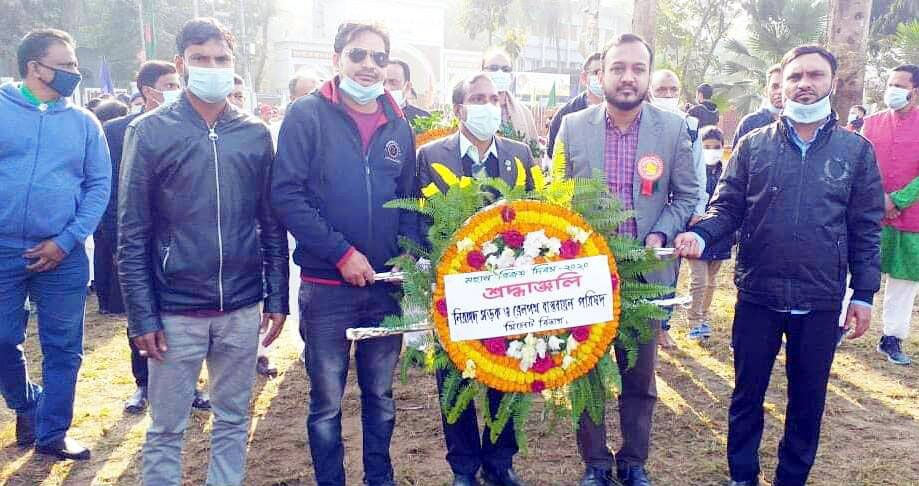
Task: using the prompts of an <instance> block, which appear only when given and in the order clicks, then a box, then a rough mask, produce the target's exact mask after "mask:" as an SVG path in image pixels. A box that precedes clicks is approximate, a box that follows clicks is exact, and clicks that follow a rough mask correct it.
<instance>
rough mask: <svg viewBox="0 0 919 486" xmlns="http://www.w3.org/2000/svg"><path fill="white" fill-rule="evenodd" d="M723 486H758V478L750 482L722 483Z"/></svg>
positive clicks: (732, 481)
mask: <svg viewBox="0 0 919 486" xmlns="http://www.w3.org/2000/svg"><path fill="white" fill-rule="evenodd" d="M724 486H759V476H757V477H755V478H753V479H752V480H750V481H734V480H733V479H731V480H729V481H728V482H726V483H724Z"/></svg>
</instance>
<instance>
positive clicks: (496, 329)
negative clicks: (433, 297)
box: [444, 255, 613, 341]
mask: <svg viewBox="0 0 919 486" xmlns="http://www.w3.org/2000/svg"><path fill="white" fill-rule="evenodd" d="M444 293H445V294H446V301H447V320H448V322H449V324H450V339H451V340H453V341H468V340H473V339H487V338H493V337H499V336H513V335H515V334H526V333H530V332H541V331H551V330H555V329H565V328H569V327H577V326H586V325H590V324H598V323H601V322H607V321H610V320H612V319H613V284H612V280H611V277H610V271H609V263H608V261H607V258H606V257H605V256H602V255H601V256H594V257H588V258H577V259H573V260H561V261H557V262H551V263H543V264H539V265H532V266H526V267H514V268H506V269H501V270H495V271H488V272H474V273H461V274H455V275H446V276H445V277H444Z"/></svg>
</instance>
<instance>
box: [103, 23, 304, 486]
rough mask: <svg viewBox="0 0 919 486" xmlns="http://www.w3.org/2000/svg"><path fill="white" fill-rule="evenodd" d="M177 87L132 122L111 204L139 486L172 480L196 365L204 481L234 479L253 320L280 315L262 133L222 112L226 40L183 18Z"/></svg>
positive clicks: (240, 467)
mask: <svg viewBox="0 0 919 486" xmlns="http://www.w3.org/2000/svg"><path fill="white" fill-rule="evenodd" d="M176 44H177V47H178V55H177V56H176V58H175V61H176V68H177V70H178V72H179V73H180V74H182V75H183V77H184V80H185V86H186V89H185V91H184V92H183V93H182V95H181V97H180V98H179V100H178V101H176V102H175V103H171V104H169V105H166V106H162V107H160V108H159V109H157V110H155V111H153V112H151V113H149V114H146V115H144V116H141V117H140V118H138V119H136V120H134V121H133V122H131V124H130V125H129V126H128V129H127V133H126V136H125V146H124V158H123V166H122V179H121V190H120V193H119V199H118V222H119V235H118V236H119V251H118V257H119V274H120V276H121V286H122V289H123V293H124V297H125V303H126V307H127V312H128V326H129V335H130V336H131V338H132V339H133V340H134V342H135V344H137V346H138V348H139V349H140V353H141V355H146V356H149V357H150V358H152V359H151V360H149V378H148V389H149V399H150V407H151V416H152V423H151V425H150V428H149V429H148V432H147V440H146V443H145V444H144V451H143V468H142V469H143V480H144V484H145V485H147V486H154V485H155V486H162V485H178V484H179V483H180V482H181V463H180V460H181V458H180V450H181V445H182V436H183V432H184V429H185V427H186V425H187V422H188V414H189V411H190V408H191V404H192V398H193V395H194V390H195V382H196V381H197V378H198V371H199V370H200V368H201V363H202V361H203V360H204V359H205V358H206V359H207V367H208V374H209V382H210V385H211V403H212V407H213V412H214V426H213V439H212V445H211V461H210V468H209V470H208V480H207V483H208V484H220V485H227V486H237V485H240V484H242V481H243V478H244V468H245V463H246V458H245V456H246V438H247V432H248V424H249V418H248V408H249V399H250V396H251V392H252V385H253V383H254V380H255V359H256V347H257V341H258V333H259V322H261V327H262V329H266V328H268V326H269V324H270V325H271V328H270V330H269V331H268V335H267V337H266V338H265V340H264V341H265V344H270V343H271V341H273V340H274V339H275V338H276V337H277V336H278V334H279V333H280V331H281V329H282V327H283V325H284V320H285V318H286V314H287V312H288V293H287V289H288V268H289V267H288V260H287V257H288V255H287V237H286V233H285V231H284V229H283V228H282V226H281V225H280V224H279V223H278V221H277V220H276V219H275V218H274V216H273V213H272V211H271V207H270V204H269V199H268V196H269V195H268V192H269V191H268V187H269V177H270V172H271V165H272V162H273V147H272V142H271V136H270V134H269V132H268V128H267V127H266V126H265V125H264V124H263V123H261V122H260V121H258V120H257V119H255V118H254V117H252V116H251V115H248V114H244V113H242V112H239V111H237V110H236V109H235V108H233V107H232V106H230V105H229V104H228V103H227V101H226V97H227V95H228V94H229V92H230V91H231V90H232V89H233V52H232V51H233V37H232V35H231V34H230V33H229V32H228V31H226V29H225V28H224V27H223V26H222V25H220V24H219V23H218V22H217V21H216V20H213V19H193V20H190V21H189V22H187V23H186V24H185V26H183V28H182V31H181V32H180V33H179V35H178V36H177V38H176Z"/></svg>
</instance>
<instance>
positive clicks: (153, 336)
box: [132, 329, 169, 361]
mask: <svg viewBox="0 0 919 486" xmlns="http://www.w3.org/2000/svg"><path fill="white" fill-rule="evenodd" d="M132 340H133V341H134V345H135V346H137V349H138V351H139V353H138V354H140V355H141V356H143V357H145V358H147V357H149V358H153V359H155V360H157V361H163V353H165V352H166V351H169V348H168V347H166V333H165V332H163V330H162V329H160V330H159V331H156V332H149V333H147V334H144V335H142V336H137V337H135V338H133V339H132Z"/></svg>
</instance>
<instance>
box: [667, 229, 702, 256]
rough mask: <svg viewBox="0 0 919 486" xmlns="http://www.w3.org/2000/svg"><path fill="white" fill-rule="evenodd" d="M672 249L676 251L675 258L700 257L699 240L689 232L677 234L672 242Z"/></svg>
mask: <svg viewBox="0 0 919 486" xmlns="http://www.w3.org/2000/svg"><path fill="white" fill-rule="evenodd" d="M673 247H674V249H675V250H676V252H675V253H676V256H681V257H686V258H699V257H700V256H702V247H701V246H700V245H699V239H698V238H696V235H695V234H693V233H691V232H687V233H680V234H678V235H677V236H676V238H674V240H673Z"/></svg>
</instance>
